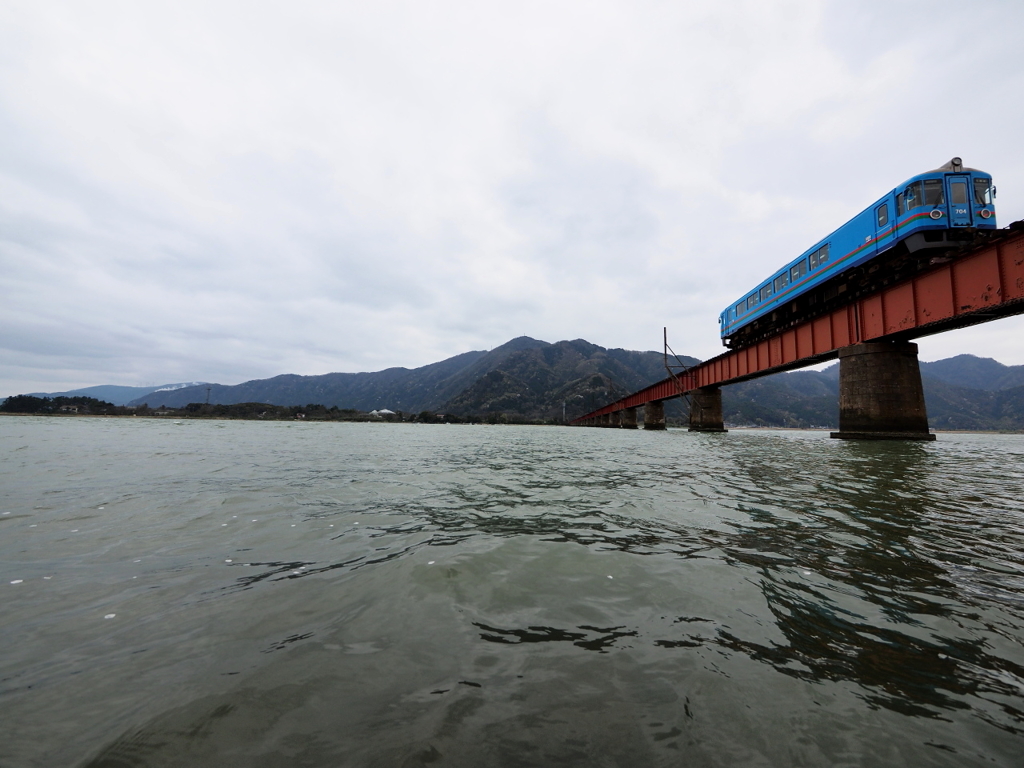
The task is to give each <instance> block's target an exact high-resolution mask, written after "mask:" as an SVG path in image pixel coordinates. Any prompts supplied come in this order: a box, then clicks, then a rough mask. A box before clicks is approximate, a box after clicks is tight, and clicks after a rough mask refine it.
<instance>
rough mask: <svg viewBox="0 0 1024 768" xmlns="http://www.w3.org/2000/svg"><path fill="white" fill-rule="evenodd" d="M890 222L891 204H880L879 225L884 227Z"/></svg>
mask: <svg viewBox="0 0 1024 768" xmlns="http://www.w3.org/2000/svg"><path fill="white" fill-rule="evenodd" d="M888 222H889V204H888V203H883V204H882V205H880V206H878V226H880V227H884V226H885V225H886V224H887V223H888Z"/></svg>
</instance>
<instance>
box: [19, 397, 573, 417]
mask: <svg viewBox="0 0 1024 768" xmlns="http://www.w3.org/2000/svg"><path fill="white" fill-rule="evenodd" d="M0 414H5V415H24V416H55V417H72V416H129V417H132V416H134V417H139V416H142V417H149V418H176V419H247V420H261V421H362V422H418V423H423V424H546V423H554V422H548V421H537V420H531V419H522V418H517V417H515V416H514V415H509V414H505V413H488V414H483V415H479V416H476V415H470V416H458V415H455V414H447V413H435V412H433V411H421V412H420V413H403V412H402V411H390V410H381V411H359V410H356V409H355V408H339V407H337V406H331V407H330V408H328V407H327V406H324V405H319V404H316V403H310V404H308V405H271V404H270V403H232V404H230V405H222V404H211V403H189V404H188V405H185V406H183V407H181V408H167V407H164V406H160V407H159V408H151V407H149V406H148V405H139V406H134V405H114V404H113V403H108V402H106V401H104V400H98V399H96V398H94V397H63V396H58V397H36V396H34V395H14V396H12V397H8V398H7V399H6V400H5V401H4V402H3V403H0Z"/></svg>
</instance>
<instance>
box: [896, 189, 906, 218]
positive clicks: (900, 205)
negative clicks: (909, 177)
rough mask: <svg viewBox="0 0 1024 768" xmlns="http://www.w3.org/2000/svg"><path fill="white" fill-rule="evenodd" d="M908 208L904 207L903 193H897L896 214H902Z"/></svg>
mask: <svg viewBox="0 0 1024 768" xmlns="http://www.w3.org/2000/svg"><path fill="white" fill-rule="evenodd" d="M904 211H906V208H904V207H903V193H902V192H900V193H899V194H898V195H896V215H897V216H902V215H903V213H904Z"/></svg>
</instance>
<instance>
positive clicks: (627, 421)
mask: <svg viewBox="0 0 1024 768" xmlns="http://www.w3.org/2000/svg"><path fill="white" fill-rule="evenodd" d="M620 414H621V415H622V425H621V426H622V428H623V429H636V408H624V409H623V410H622V411H620Z"/></svg>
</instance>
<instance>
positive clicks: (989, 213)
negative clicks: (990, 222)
mask: <svg viewBox="0 0 1024 768" xmlns="http://www.w3.org/2000/svg"><path fill="white" fill-rule="evenodd" d="M981 218H983V219H990V218H992V211H990V210H989V209H988V208H982V209H981Z"/></svg>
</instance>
